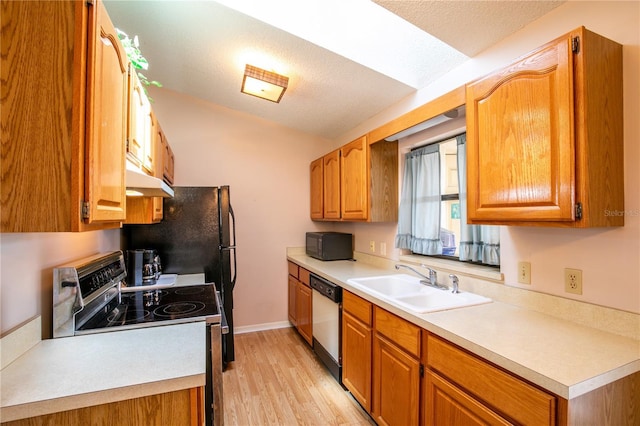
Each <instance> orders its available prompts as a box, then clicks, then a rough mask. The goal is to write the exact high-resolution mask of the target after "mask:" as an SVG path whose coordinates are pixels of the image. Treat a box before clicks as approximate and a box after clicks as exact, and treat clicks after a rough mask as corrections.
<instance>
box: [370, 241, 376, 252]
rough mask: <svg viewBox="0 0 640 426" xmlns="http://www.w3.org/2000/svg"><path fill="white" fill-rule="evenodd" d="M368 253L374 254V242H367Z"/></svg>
mask: <svg viewBox="0 0 640 426" xmlns="http://www.w3.org/2000/svg"><path fill="white" fill-rule="evenodd" d="M369 251H370V252H371V253H375V252H376V242H375V241H373V240H372V241H369Z"/></svg>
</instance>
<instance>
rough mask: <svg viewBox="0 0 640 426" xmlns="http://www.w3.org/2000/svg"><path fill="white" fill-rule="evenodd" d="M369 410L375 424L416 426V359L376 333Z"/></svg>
mask: <svg viewBox="0 0 640 426" xmlns="http://www.w3.org/2000/svg"><path fill="white" fill-rule="evenodd" d="M373 392H374V394H373V410H372V412H371V415H372V417H373V419H374V420H375V421H376V423H378V424H379V425H397V426H417V425H418V421H419V414H420V404H419V402H420V361H419V360H418V359H416V358H414V357H413V356H411V355H409V354H407V353H406V352H405V351H403V350H402V349H400V348H399V347H398V346H396V345H394V344H393V343H392V342H391V341H389V340H387V339H386V338H384V337H383V336H381V335H380V334H377V333H376V336H375V339H374V343H373Z"/></svg>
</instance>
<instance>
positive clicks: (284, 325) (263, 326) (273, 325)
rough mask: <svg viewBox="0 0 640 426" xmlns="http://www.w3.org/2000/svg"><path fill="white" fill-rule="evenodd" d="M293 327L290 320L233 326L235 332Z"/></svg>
mask: <svg viewBox="0 0 640 426" xmlns="http://www.w3.org/2000/svg"><path fill="white" fill-rule="evenodd" d="M287 327H291V323H290V322H289V321H278V322H268V323H265V324H254V325H245V326H242V327H233V333H234V334H242V333H252V332H254V331H265V330H275V329H277V328H287Z"/></svg>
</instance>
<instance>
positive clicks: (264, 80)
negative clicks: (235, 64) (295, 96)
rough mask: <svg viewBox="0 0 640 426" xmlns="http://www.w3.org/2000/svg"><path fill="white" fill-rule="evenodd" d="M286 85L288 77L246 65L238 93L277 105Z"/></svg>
mask: <svg viewBox="0 0 640 426" xmlns="http://www.w3.org/2000/svg"><path fill="white" fill-rule="evenodd" d="M288 85H289V77H285V76H283V75H280V74H276V73H275V72H271V71H267V70H263V69H262V68H258V67H254V66H253V65H248V64H247V66H246V67H245V69H244V78H243V79H242V88H241V89H240V91H241V92H242V93H246V94H247V95H253V96H257V97H259V98H262V99H266V100H268V101H271V102H276V103H277V102H280V99H282V95H284V91H285V90H287V86H288Z"/></svg>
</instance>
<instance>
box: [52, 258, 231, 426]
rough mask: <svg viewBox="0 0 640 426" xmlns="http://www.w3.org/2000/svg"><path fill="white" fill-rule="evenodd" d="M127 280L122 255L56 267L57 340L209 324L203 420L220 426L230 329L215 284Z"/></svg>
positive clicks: (55, 325)
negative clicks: (132, 284) (178, 284)
mask: <svg viewBox="0 0 640 426" xmlns="http://www.w3.org/2000/svg"><path fill="white" fill-rule="evenodd" d="M126 276H127V273H126V267H125V263H124V257H123V255H122V252H121V251H114V252H109V253H104V254H98V255H95V256H91V257H88V258H85V259H82V260H79V261H77V262H73V263H70V264H67V265H62V266H59V267H57V268H54V269H53V337H54V338H59V337H71V336H79V335H83V334H93V333H102V332H111V331H114V332H118V331H120V330H127V329H132V328H142V327H152V326H163V325H172V324H178V323H184V322H195V321H202V322H205V323H206V328H207V333H206V336H207V337H206V342H205V343H206V350H205V352H206V353H204V354H202V356H203V357H204V358H205V359H206V384H205V394H204V404H205V407H206V408H205V421H206V424H207V425H214V426H216V425H222V424H223V418H224V417H223V415H222V412H223V397H222V395H223V382H222V335H223V334H226V333H228V330H229V328H228V326H227V324H226V319H225V317H224V311H223V310H222V308H221V306H222V305H221V303H220V297H219V293H218V292H217V291H216V288H215V285H214V284H212V283H211V284H197V285H189V286H184V287H163V288H158V287H156V288H153V287H152V286H148V287H147V288H145V286H144V285H143V286H140V288H137V287H136V288H132V287H128V288H125V287H124V281H125V278H126ZM149 368H153V367H152V366H150V367H149Z"/></svg>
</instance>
